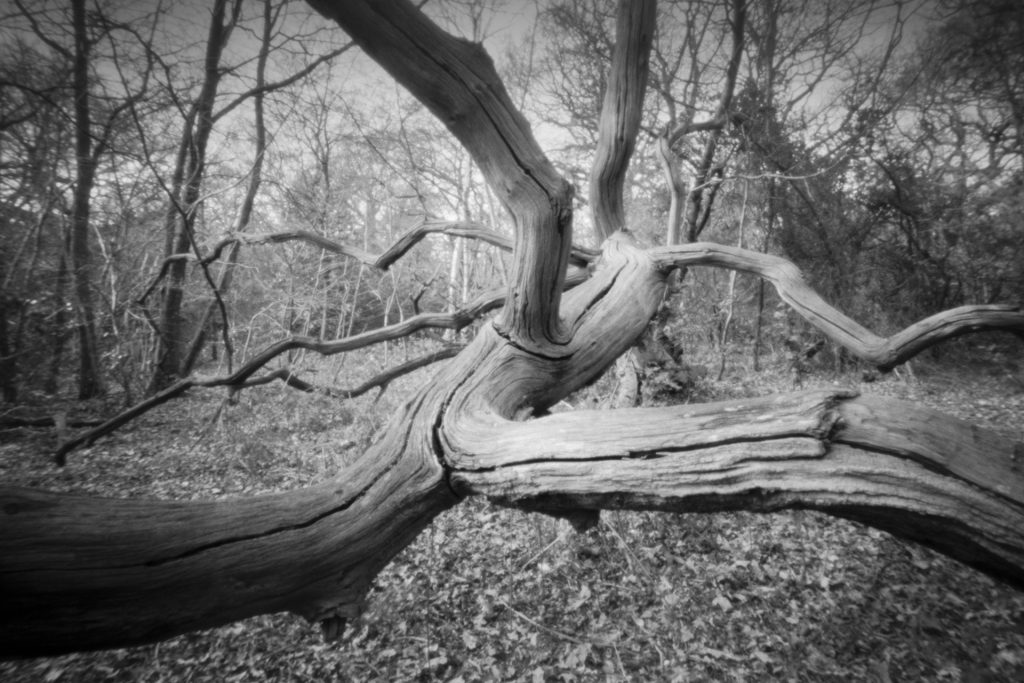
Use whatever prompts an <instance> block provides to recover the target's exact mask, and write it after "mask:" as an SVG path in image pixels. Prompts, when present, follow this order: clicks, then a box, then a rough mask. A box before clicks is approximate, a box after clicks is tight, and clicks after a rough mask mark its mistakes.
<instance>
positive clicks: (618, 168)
mask: <svg viewBox="0 0 1024 683" xmlns="http://www.w3.org/2000/svg"><path fill="white" fill-rule="evenodd" d="M656 8H657V3H656V2H655V0H620V2H619V6H618V10H617V18H616V26H615V50H614V52H613V53H612V67H611V73H610V75H609V78H608V88H607V90H606V91H605V94H604V102H603V104H602V105H601V120H600V123H599V124H598V144H597V152H596V154H595V159H594V170H593V173H592V174H591V176H590V206H591V211H592V213H593V218H594V231H595V233H596V235H597V238H598V240H599V241H604V240H606V239H608V238H609V237H611V236H612V235H613V234H614V233H615V232H617V231H619V230H622V229H623V228H625V227H626V212H625V208H624V206H623V196H622V191H623V186H624V184H625V180H626V169H627V168H628V167H629V160H630V157H632V156H633V149H634V147H635V146H636V136H637V133H638V132H639V131H640V118H641V115H642V114H643V105H644V93H645V92H646V91H647V72H648V69H647V63H648V60H649V59H650V54H651V43H652V42H653V40H654V19H655V16H656V15H657V11H656Z"/></svg>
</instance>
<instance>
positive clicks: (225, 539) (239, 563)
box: [0, 397, 455, 656]
mask: <svg viewBox="0 0 1024 683" xmlns="http://www.w3.org/2000/svg"><path fill="white" fill-rule="evenodd" d="M421 398H422V400H421V401H419V402H417V403H411V404H409V405H407V406H406V407H405V409H404V410H402V411H401V412H400V414H399V415H397V416H396V417H395V419H394V421H393V423H392V428H391V429H390V430H389V431H388V434H387V436H386V438H385V439H384V440H383V441H381V442H379V443H378V444H376V445H375V446H374V447H373V448H371V449H370V450H368V451H367V452H366V453H365V454H364V455H363V456H362V457H360V458H359V459H358V461H357V462H355V463H353V464H352V465H351V466H350V467H349V468H347V469H346V470H345V472H344V473H342V475H340V476H338V477H337V478H335V479H333V480H331V481H329V482H326V483H324V484H321V485H319V486H316V487H313V488H309V489H304V490H300V491H293V492H290V493H286V494H279V495H270V496H258V497H253V498H245V499H240V500H225V501H217V502H194V501H192V502H169V501H164V502H161V501H151V500H150V501H135V500H109V499H101V498H86V497H78V496H70V495H62V494H54V493H46V492H42V491H32V490H28V489H12V488H5V489H2V490H0V512H2V523H0V529H2V532H0V655H3V656H37V655H44V654H54V653H60V652H68V651H73V650H86V649H95V648H104V647H115V646H125V645H132V644H138V643H144V642H151V641H154V640H159V639H162V638H167V637H170V636H172V635H175V634H177V633H182V632H185V631H191V630H195V629H201V628H206V627H210V626H214V625H217V624H224V623H229V622H231V621H235V620H237V619H241V618H244V617H246V616H250V615H254V614H261V613H266V612H276V611H281V610H290V611H293V612H297V613H299V614H302V615H304V616H306V617H308V618H310V619H315V620H321V621H330V620H336V619H339V618H340V619H345V618H351V617H353V616H355V615H356V614H357V613H358V612H359V610H360V609H361V605H362V604H363V601H364V599H365V594H366V592H367V590H368V589H369V586H370V582H371V581H372V580H373V577H374V576H375V575H376V574H377V573H378V572H379V571H380V569H381V568H382V567H383V566H384V565H385V564H386V563H387V562H388V560H390V558H391V557H392V556H393V555H394V554H395V553H396V552H398V551H399V550H400V549H401V548H403V547H404V546H405V545H407V544H408V543H409V542H410V541H411V540H412V538H413V537H415V535H416V534H417V533H418V532H419V531H420V530H421V529H422V528H423V527H424V526H426V525H427V524H429V522H430V520H431V519H432V517H433V516H434V515H435V514H437V513H438V512H439V511H441V510H443V509H444V508H446V507H448V506H449V505H451V504H452V503H453V502H454V501H455V498H454V497H453V496H452V494H451V492H450V490H449V489H448V487H447V485H446V483H445V481H444V478H443V473H442V470H441V467H440V465H439V464H438V462H437V459H436V458H435V457H434V455H433V452H432V445H433V444H432V437H431V430H432V425H433V420H434V419H436V416H437V410H438V406H437V405H436V403H432V402H431V401H430V400H429V397H421ZM436 400H437V397H435V401H436ZM334 623H336V622H334Z"/></svg>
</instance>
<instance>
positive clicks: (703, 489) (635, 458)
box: [448, 391, 1024, 588]
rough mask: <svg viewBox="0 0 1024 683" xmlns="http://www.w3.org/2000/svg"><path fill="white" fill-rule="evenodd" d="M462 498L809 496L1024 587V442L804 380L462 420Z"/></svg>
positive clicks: (641, 503)
mask: <svg viewBox="0 0 1024 683" xmlns="http://www.w3.org/2000/svg"><path fill="white" fill-rule="evenodd" d="M448 443H449V444H451V445H452V446H453V452H452V455H451V460H450V464H451V465H452V466H453V467H454V468H455V473H454V474H453V477H452V481H453V485H454V486H455V487H456V489H457V490H458V491H460V492H461V493H464V494H482V495H487V496H491V497H493V498H496V499H498V500H499V501H501V502H504V503H507V504H511V505H515V506H519V507H526V508H531V507H532V508H538V509H543V510H545V511H549V512H550V511H559V510H563V511H572V510H599V509H608V508H624V509H652V510H672V511H678V512H707V511H717V510H734V509H743V510H755V511H773V510H779V509H783V508H801V509H802V508H809V509H815V510H821V511H824V512H827V513H830V514H833V515H836V516H840V517H847V518H850V519H854V520H857V521H860V522H863V523H865V524H869V525H872V526H875V527H878V528H880V529H884V530H886V531H889V532H892V533H893V534H895V535H898V536H901V537H903V538H907V539H910V540H914V541H917V542H920V543H923V544H925V545H928V546H931V547H933V548H936V549H938V550H939V551H941V552H943V553H945V554H947V555H949V556H951V557H954V558H956V559H958V560H960V561H962V562H965V563H966V564H969V565H971V566H974V567H976V568H978V569H980V570H982V571H984V572H986V573H988V574H991V575H993V576H996V577H998V578H1000V579H1002V580H1005V581H1007V582H1009V583H1011V584H1013V585H1015V586H1017V587H1019V588H1024V474H1022V473H1021V471H1020V468H1019V465H1018V463H1017V460H1018V456H1017V451H1019V450H1020V449H1022V448H1024V444H1014V443H1013V442H1011V441H1009V440H1008V439H1005V438H1003V437H1000V436H999V435H998V434H995V433H993V432H988V431H984V430H979V429H978V428H977V427H975V426H974V425H971V424H970V423H967V422H962V421H960V420H956V419H953V418H950V417H949V416H946V415H942V414H940V413H936V412H933V411H930V410H926V409H922V408H918V407H916V406H914V405H912V404H908V403H904V402H901V401H896V400H892V399H884V398H877V397H872V398H867V397H865V398H856V397H855V395H854V394H853V393H852V392H843V391H810V392H802V393H798V394H790V395H784V396H776V397H770V398H762V399H751V400H743V401H733V402H724V403H717V404H707V405H698V406H674V407H669V408H647V409H643V408H640V409H626V410H617V411H600V412H598V411H580V412H574V413H560V414H556V415H551V416H548V417H544V418H540V419H537V420H532V421H529V422H508V421H505V420H501V419H499V418H496V417H495V416H493V415H491V416H486V415H481V414H478V415H473V416H464V418H463V420H462V421H461V422H460V423H459V424H458V426H457V427H455V428H454V429H453V430H452V431H450V432H449V433H448Z"/></svg>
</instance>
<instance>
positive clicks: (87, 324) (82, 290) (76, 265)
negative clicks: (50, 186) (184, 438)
mask: <svg viewBox="0 0 1024 683" xmlns="http://www.w3.org/2000/svg"><path fill="white" fill-rule="evenodd" d="M71 11H72V22H73V24H74V33H75V54H74V67H73V78H74V93H75V193H74V201H73V204H72V208H71V239H70V261H71V268H70V270H71V280H72V283H73V285H74V292H75V300H76V303H77V307H76V308H77V312H76V317H77V321H76V322H75V333H76V335H77V337H78V398H80V399H87V398H93V397H94V396H100V395H102V394H103V392H104V387H103V372H102V369H101V367H100V352H99V339H98V338H97V336H96V307H95V306H94V305H93V296H92V254H91V249H90V248H89V227H90V224H89V220H90V197H91V195H92V188H93V185H94V184H95V178H96V157H95V156H94V154H93V142H92V117H91V115H90V111H89V110H90V107H89V52H90V48H91V41H90V40H89V35H88V30H87V26H86V12H85V0H72V2H71Z"/></svg>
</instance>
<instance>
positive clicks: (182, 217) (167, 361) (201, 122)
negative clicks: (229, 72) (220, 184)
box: [150, 0, 240, 391]
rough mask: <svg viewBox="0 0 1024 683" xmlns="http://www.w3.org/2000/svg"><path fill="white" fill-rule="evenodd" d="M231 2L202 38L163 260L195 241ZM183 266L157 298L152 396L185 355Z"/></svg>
mask: <svg viewBox="0 0 1024 683" xmlns="http://www.w3.org/2000/svg"><path fill="white" fill-rule="evenodd" d="M230 1H231V0H216V2H214V5H213V11H212V16H211V18H210V29H209V32H208V35H207V38H206V54H205V57H204V75H203V85H202V88H201V89H200V92H199V95H198V97H197V99H196V102H195V105H194V106H193V108H192V111H191V112H190V114H189V116H188V117H186V120H185V125H184V129H183V131H182V139H181V142H180V145H179V149H178V157H177V162H176V167H175V170H174V181H173V182H172V186H171V188H170V192H171V196H170V197H168V208H167V217H166V223H165V229H166V231H167V236H166V240H167V241H166V250H165V251H166V254H165V255H166V256H167V257H171V256H178V255H183V254H187V253H189V251H190V250H191V248H192V245H193V241H194V228H195V220H196V215H197V212H198V210H199V200H200V191H201V189H202V186H203V179H204V176H205V172H206V147H207V144H208V142H209V140H210V134H211V132H212V131H213V107H214V103H215V100H216V97H217V89H218V87H219V84H220V78H221V68H220V58H221V55H222V53H223V51H224V47H225V46H226V44H227V41H228V38H229V37H230V35H231V30H232V28H233V26H234V22H235V20H236V19H237V14H238V11H239V8H240V4H239V3H238V2H237V0H235V6H234V11H233V15H232V16H231V17H228V18H227V21H225V17H226V15H227V6H228V3H229V2H230ZM187 266H188V263H187V261H186V260H185V259H181V258H179V259H173V260H171V261H169V263H168V265H167V266H166V272H165V273H164V285H163V291H162V293H161V297H160V319H159V324H158V327H157V340H158V344H157V352H156V354H157V358H156V364H155V369H154V373H153V378H152V382H151V384H150V389H151V391H159V390H161V389H165V388H166V387H168V386H169V385H170V384H171V383H173V382H174V381H175V380H176V379H178V378H179V377H181V375H182V373H183V368H184V366H185V362H186V357H187V354H188V344H189V334H188V329H187V327H188V321H187V320H186V319H185V313H184V311H183V310H182V309H183V304H184V299H185V283H186V276H187Z"/></svg>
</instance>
